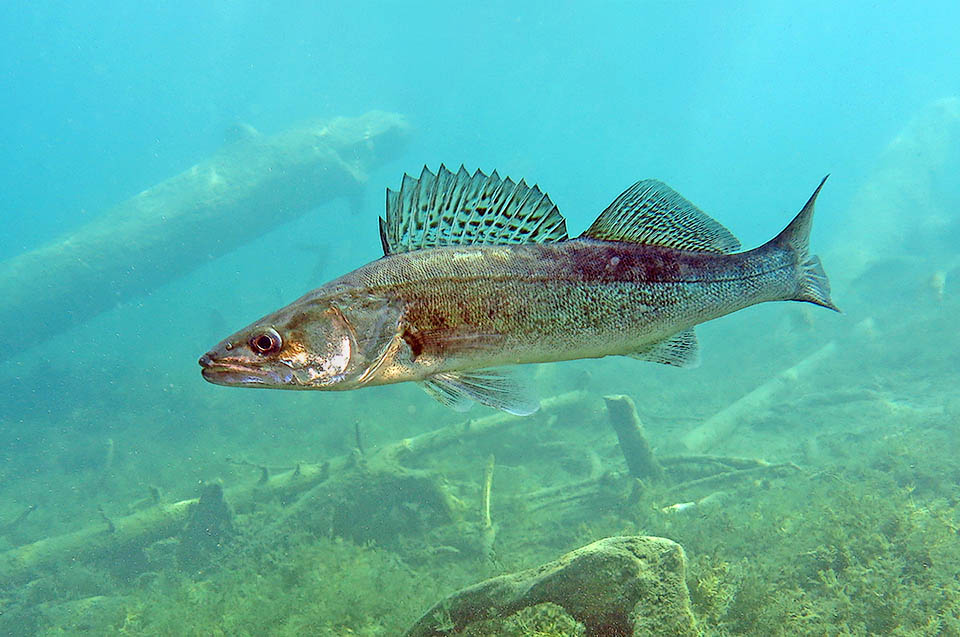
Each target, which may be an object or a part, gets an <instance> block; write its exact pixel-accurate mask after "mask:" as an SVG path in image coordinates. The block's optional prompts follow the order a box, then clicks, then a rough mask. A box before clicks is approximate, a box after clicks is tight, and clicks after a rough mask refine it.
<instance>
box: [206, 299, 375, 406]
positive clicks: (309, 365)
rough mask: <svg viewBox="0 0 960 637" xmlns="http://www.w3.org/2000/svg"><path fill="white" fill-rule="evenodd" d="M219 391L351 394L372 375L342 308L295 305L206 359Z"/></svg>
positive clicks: (230, 339) (222, 345)
mask: <svg viewBox="0 0 960 637" xmlns="http://www.w3.org/2000/svg"><path fill="white" fill-rule="evenodd" d="M199 363H200V366H201V367H203V371H202V373H203V377H204V379H206V380H207V381H209V382H211V383H215V384H217V385H228V386H241V387H266V388H275V389H348V388H349V386H350V385H351V381H352V380H354V379H355V378H356V377H358V376H360V375H361V374H362V373H363V372H364V370H365V369H366V367H367V366H366V365H365V364H364V363H365V361H364V357H363V356H362V355H361V352H360V348H359V347H358V339H357V333H356V330H355V329H354V326H353V325H352V324H351V322H350V320H349V319H348V318H347V317H346V316H345V315H344V313H343V312H342V311H341V310H340V308H339V307H337V305H335V304H333V303H330V302H326V301H313V302H308V303H303V302H297V303H293V304H291V305H289V306H287V307H285V308H283V309H281V310H279V311H277V312H274V313H273V314H270V315H268V316H265V317H264V318H262V319H260V320H259V321H256V322H255V323H253V324H251V325H249V326H248V327H246V328H244V329H242V330H240V331H239V332H236V333H235V334H233V335H231V336H230V337H228V338H226V339H224V340H222V341H220V343H218V344H217V345H216V347H214V348H213V349H211V350H210V351H209V352H207V353H206V354H204V355H203V356H201V357H200V361H199Z"/></svg>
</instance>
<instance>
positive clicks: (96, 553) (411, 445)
mask: <svg viewBox="0 0 960 637" xmlns="http://www.w3.org/2000/svg"><path fill="white" fill-rule="evenodd" d="M587 400H588V395H587V394H586V393H584V392H569V393H566V394H561V395H559V396H555V397H552V398H547V399H545V400H543V401H542V402H541V408H540V412H538V414H537V416H533V418H538V417H544V416H548V415H550V414H554V413H558V412H563V411H566V410H569V409H570V408H571V407H573V406H574V405H577V404H583V403H585V402H586V401H587ZM517 423H524V424H526V425H528V426H529V425H530V418H520V417H517V416H513V415H511V414H506V413H502V412H497V413H494V414H491V415H489V416H485V417H482V418H477V419H475V420H468V421H466V422H464V423H456V424H452V425H448V426H446V427H441V428H439V429H435V430H432V431H428V432H426V433H423V434H420V435H418V436H414V437H413V438H407V439H404V440H401V441H399V442H396V443H393V444H390V445H385V446H384V447H382V448H381V449H380V450H378V451H377V452H376V453H375V454H373V455H371V456H370V457H369V458H364V457H362V456H358V454H357V453H354V454H347V455H343V456H337V457H335V458H331V459H330V460H329V461H327V462H323V463H318V464H312V463H301V464H298V465H297V466H296V467H295V468H293V469H289V470H286V471H282V472H279V473H275V474H273V475H270V472H269V470H268V469H267V468H265V467H261V468H260V469H261V475H260V479H259V480H257V481H256V483H255V484H248V485H238V486H233V487H228V488H226V489H225V490H224V496H225V499H226V501H227V502H229V504H230V505H231V506H233V508H235V509H236V510H237V511H240V512H244V511H249V510H250V509H252V508H253V507H255V506H256V505H257V504H258V503H263V502H267V501H270V500H280V501H282V502H284V503H288V506H287V507H286V508H285V509H284V514H283V515H282V516H280V517H279V518H278V520H277V523H278V524H281V525H294V526H295V525H296V524H295V522H297V523H303V524H311V525H313V526H315V527H318V528H319V525H320V522H321V521H322V522H323V524H325V525H326V526H325V530H326V531H331V532H333V533H334V534H337V535H339V534H345V535H353V534H355V533H357V532H362V531H363V528H362V525H360V526H357V525H354V526H353V527H350V530H349V532H348V527H347V526H345V525H344V523H345V522H347V521H348V519H353V518H358V517H362V512H363V511H367V512H368V513H369V511H373V510H377V509H389V508H390V507H391V506H392V505H393V504H395V502H391V501H387V499H389V498H408V497H411V498H416V499H417V500H418V502H421V503H422V502H428V503H429V504H430V506H431V507H432V508H433V509H436V511H437V513H439V514H441V515H442V514H443V513H444V509H446V508H448V504H447V496H446V494H445V491H444V489H443V488H442V487H441V485H439V484H438V483H437V482H436V480H435V478H436V477H437V476H436V474H434V473H433V472H429V471H425V470H418V469H409V468H407V467H405V466H404V464H405V463H409V462H410V461H412V460H414V459H416V458H418V457H420V456H422V455H423V454H426V453H428V452H433V451H436V450H438V449H442V448H444V447H446V446H447V445H451V444H455V443H458V442H463V441H464V440H467V439H470V438H476V437H480V436H484V435H488V434H491V433H494V432H496V431H498V430H500V429H502V428H504V427H508V426H511V425H515V424H517ZM254 466H256V465H254ZM431 485H432V486H431ZM198 500H199V498H191V499H189V500H181V501H179V502H174V503H169V504H158V505H156V506H153V507H151V508H149V509H146V510H143V511H139V512H137V513H134V514H132V515H128V516H124V517H119V518H112V519H108V518H106V517H104V518H103V521H102V522H101V523H97V524H94V525H91V526H90V527H88V528H85V529H81V530H79V531H75V532H73V533H67V534H64V535H60V536H55V537H50V538H45V539H42V540H38V541H36V542H33V543H32V544H26V545H24V546H19V547H17V548H14V549H11V550H8V551H6V552H4V553H0V584H2V583H8V582H13V581H17V580H20V579H24V578H27V577H29V575H30V574H31V573H32V572H33V571H36V570H38V569H43V568H48V567H51V566H55V565H56V564H68V563H72V562H77V561H80V562H82V561H90V560H95V559H99V558H101V557H103V556H105V555H109V554H111V553H115V552H122V551H125V550H130V549H132V548H135V547H145V546H147V545H149V544H151V543H152V542H155V541H157V540H160V539H163V538H166V537H171V536H174V535H176V534H178V533H179V532H180V531H181V529H183V527H184V524H185V523H186V521H187V519H188V516H189V515H190V512H191V510H192V509H193V507H194V505H195V504H196V503H197V502H198ZM358 512H359V513H358ZM367 526H370V525H369V524H367ZM359 539H361V540H362V539H363V538H359Z"/></svg>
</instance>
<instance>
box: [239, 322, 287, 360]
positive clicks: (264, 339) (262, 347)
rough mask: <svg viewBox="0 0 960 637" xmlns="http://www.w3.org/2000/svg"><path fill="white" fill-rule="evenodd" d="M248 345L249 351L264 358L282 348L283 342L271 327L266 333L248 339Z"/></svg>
mask: <svg viewBox="0 0 960 637" xmlns="http://www.w3.org/2000/svg"><path fill="white" fill-rule="evenodd" d="M248 344H249V345H250V349H251V350H253V351H254V352H256V353H257V354H260V355H262V356H266V355H267V354H273V353H275V352H279V351H280V348H281V347H283V340H282V339H281V338H280V335H279V334H278V333H277V330H275V329H273V328H272V327H271V328H270V329H268V330H267V331H266V332H261V333H259V334H256V335H254V336H252V337H250V341H249V343H248Z"/></svg>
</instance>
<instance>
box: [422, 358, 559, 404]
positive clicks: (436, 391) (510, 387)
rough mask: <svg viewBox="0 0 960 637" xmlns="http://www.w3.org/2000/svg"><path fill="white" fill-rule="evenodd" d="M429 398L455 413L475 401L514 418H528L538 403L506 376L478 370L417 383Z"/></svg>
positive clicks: (433, 377) (443, 373)
mask: <svg viewBox="0 0 960 637" xmlns="http://www.w3.org/2000/svg"><path fill="white" fill-rule="evenodd" d="M419 385H420V386H421V387H423V389H424V391H426V392H427V393H428V394H430V396H432V397H433V398H435V399H436V400H438V401H439V402H441V403H443V404H444V405H446V406H447V407H450V408H452V409H455V410H456V411H467V410H468V409H470V407H471V406H472V405H473V402H474V401H476V402H478V403H480V404H482V405H487V406H488V407H493V408H494V409H499V410H501V411H505V412H507V413H510V414H514V415H515V416H529V415H530V414H532V413H533V412H535V411H537V409H539V408H540V401H539V400H537V398H536V397H534V396H533V395H532V393H531V392H530V391H529V389H528V388H527V387H525V386H524V385H523V384H522V383H520V382H519V381H518V380H517V379H516V378H514V377H513V375H512V374H510V373H509V372H505V371H502V370H496V369H479V370H473V371H469V372H441V373H439V374H434V375H433V376H430V377H429V378H427V379H425V380H423V381H421V382H420V383H419Z"/></svg>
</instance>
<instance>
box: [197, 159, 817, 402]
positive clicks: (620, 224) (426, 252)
mask: <svg viewBox="0 0 960 637" xmlns="http://www.w3.org/2000/svg"><path fill="white" fill-rule="evenodd" d="M822 185H823V183H822V182H821V184H820V187H822ZM820 187H818V188H817V191H816V192H815V193H814V194H813V196H812V197H811V198H810V200H809V201H808V202H807V204H806V205H805V206H804V208H803V210H801V212H800V213H799V214H798V215H797V217H796V218H795V219H794V220H793V221H792V222H791V223H790V224H789V225H788V226H787V227H786V229H784V230H783V232H781V233H780V234H779V235H777V237H775V238H774V239H772V240H771V241H769V242H767V243H766V244H764V245H762V246H760V247H758V248H755V249H753V250H749V251H745V252H736V250H738V248H739V242H738V241H737V240H736V238H735V237H734V236H733V235H732V234H731V233H730V232H729V231H728V230H726V228H724V227H723V226H721V225H720V224H719V223H717V222H716V221H714V220H713V219H711V218H710V217H708V216H707V215H706V214H704V213H703V212H701V211H700V210H699V209H697V208H696V207H695V206H693V205H692V204H690V203H689V202H688V201H686V200H685V199H683V198H682V197H680V195H678V194H677V193H675V192H674V191H673V190H671V189H670V188H669V187H668V186H666V185H664V184H662V183H660V182H657V181H652V180H647V181H641V182H638V183H637V184H634V186H632V187H631V188H630V189H628V190H627V191H625V192H624V193H623V194H622V195H620V197H618V198H617V199H616V200H615V201H614V202H613V203H612V204H611V205H610V206H609V207H608V208H607V210H605V211H604V212H603V213H602V214H601V215H600V216H599V217H598V219H597V220H596V221H595V222H594V224H593V225H592V226H591V227H590V228H589V229H588V230H587V231H586V232H585V233H584V234H583V235H581V236H580V237H578V238H575V239H569V238H568V237H567V233H566V224H565V221H564V219H563V217H562V216H561V215H560V213H559V211H558V210H557V208H556V207H555V206H554V205H553V203H552V202H551V201H550V200H549V198H548V197H547V196H546V195H544V194H543V193H542V192H541V191H540V190H539V189H538V188H536V187H532V188H531V187H528V186H527V185H526V184H525V183H524V182H523V181H521V182H519V183H515V182H513V181H511V180H509V179H506V180H502V179H500V178H499V176H497V174H496V173H495V172H494V173H493V174H492V175H490V176H487V175H485V174H483V173H481V172H479V171H478V172H476V173H474V174H473V175H470V174H469V173H467V172H466V171H465V170H464V169H463V168H461V169H460V172H459V173H456V174H454V173H451V172H450V171H447V170H446V169H444V168H443V167H442V166H441V169H440V171H439V172H438V174H436V175H434V174H433V173H431V172H430V171H428V170H427V169H424V172H423V173H422V174H421V176H420V178H419V179H414V178H411V177H409V176H406V177H405V179H404V183H403V186H402V187H401V189H400V191H398V192H394V191H388V195H387V215H386V218H385V219H381V222H380V234H381V242H382V244H383V248H384V253H385V256H384V257H383V258H381V259H378V260H377V261H374V262H372V263H368V264H367V265H364V266H363V267H361V268H358V269H357V270H354V271H353V272H350V273H349V274H346V275H344V276H342V277H340V278H339V279H336V280H334V281H331V282H330V283H328V284H326V285H324V286H322V287H320V288H318V289H316V290H314V291H312V292H310V293H309V294H307V295H305V296H303V297H302V298H300V299H298V300H297V301H295V302H294V303H292V304H290V305H288V306H287V307H285V308H282V309H280V310H278V311H277V312H274V313H273V314H270V315H268V316H266V317H264V318H263V319H261V320H259V321H257V322H255V323H254V324H252V325H251V326H249V327H247V328H245V329H244V330H241V331H240V332H237V333H236V334H234V335H232V336H231V337H229V338H227V339H226V340H224V341H222V342H221V343H220V344H218V345H217V346H216V347H215V348H214V349H213V350H211V351H210V352H208V353H207V354H205V355H204V356H203V357H201V359H200V364H201V365H202V366H203V368H204V369H203V375H204V377H205V378H206V379H207V380H209V381H211V382H214V383H219V384H224V385H241V386H252V387H274V388H284V389H325V390H341V389H355V388H358V387H364V386H367V385H380V384H386V383H397V382H404V381H415V382H418V383H421V385H422V386H423V387H424V389H426V390H427V391H428V393H430V394H431V395H432V396H433V397H435V398H437V399H438V400H440V401H441V402H444V403H445V404H448V405H450V406H452V407H454V408H457V409H463V408H466V407H468V406H469V405H470V404H472V402H473V401H477V402H481V403H483V404H487V405H490V406H493V407H496V408H499V409H503V410H505V411H509V412H511V413H517V414H527V413H531V412H532V411H534V410H535V409H536V406H537V403H536V400H534V399H533V398H531V397H530V396H529V394H528V392H527V391H525V390H524V389H523V388H522V387H521V385H520V384H518V383H516V382H515V381H513V380H512V379H511V378H510V377H509V375H508V374H506V373H504V372H503V371H501V370H499V369H496V368H502V367H505V366H510V365H516V364H521V363H544V362H552V361H561V360H571V359H579V358H598V357H602V356H609V355H613V354H621V355H628V356H632V357H635V358H639V359H643V360H649V361H655V362H660V363H665V364H672V365H681V366H689V365H693V364H695V363H696V361H697V359H698V351H697V342H696V336H695V334H694V332H693V326H694V325H696V324H698V323H702V322H704V321H708V320H710V319H713V318H717V317H719V316H723V315H725V314H729V313H730V312H734V311H736V310H739V309H741V308H744V307H747V306H750V305H754V304H756V303H761V302H764V301H779V300H797V301H808V302H811V303H816V304H818V305H822V306H824V307H828V308H831V309H836V308H835V307H834V306H833V303H832V302H831V300H830V294H829V284H828V281H827V278H826V275H825V273H824V271H823V269H822V267H821V266H820V262H819V259H817V257H811V256H810V255H809V254H808V249H807V242H808V237H809V233H810V226H811V220H812V215H813V207H814V201H815V199H816V196H817V194H818V193H819V190H820Z"/></svg>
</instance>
